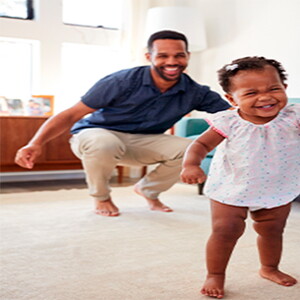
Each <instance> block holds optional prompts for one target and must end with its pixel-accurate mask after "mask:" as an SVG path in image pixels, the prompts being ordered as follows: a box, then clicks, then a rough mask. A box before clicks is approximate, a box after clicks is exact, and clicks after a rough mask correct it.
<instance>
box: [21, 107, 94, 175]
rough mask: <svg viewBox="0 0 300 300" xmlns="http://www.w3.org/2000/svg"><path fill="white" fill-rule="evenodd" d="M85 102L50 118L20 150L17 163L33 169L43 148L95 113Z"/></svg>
mask: <svg viewBox="0 0 300 300" xmlns="http://www.w3.org/2000/svg"><path fill="white" fill-rule="evenodd" d="M94 111H95V109H92V108H90V107H88V106H86V105H85V104H84V103H83V102H81V101H80V102H78V103H77V104H75V105H74V106H72V107H70V108H68V109H66V110H64V111H62V112H61V113H59V114H57V115H55V116H53V117H51V118H49V119H48V120H47V121H46V122H45V123H44V124H43V125H42V126H41V127H40V128H39V129H38V131H37V132H36V134H35V135H34V137H33V138H32V139H31V140H30V141H29V142H28V144H27V145H25V146H24V147H22V148H20V149H19V150H18V151H17V153H16V157H15V163H16V164H18V165H19V166H21V167H23V168H28V169H32V168H33V166H34V163H35V161H36V159H37V158H38V156H39V155H40V154H41V153H42V147H43V146H44V145H45V144H46V143H47V142H49V141H50V140H52V139H54V138H56V137H58V136H60V135H61V134H63V133H64V132H65V131H67V130H69V129H70V128H71V126H72V125H73V124H74V123H75V122H77V121H78V120H80V119H81V118H82V117H84V116H85V115H87V114H89V113H92V112H94Z"/></svg>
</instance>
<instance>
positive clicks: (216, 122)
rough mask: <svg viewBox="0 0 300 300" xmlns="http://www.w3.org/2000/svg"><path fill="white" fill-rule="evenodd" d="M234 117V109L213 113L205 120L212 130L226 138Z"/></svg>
mask: <svg viewBox="0 0 300 300" xmlns="http://www.w3.org/2000/svg"><path fill="white" fill-rule="evenodd" d="M236 119H237V118H236V110H226V111H222V112H218V113H215V114H213V115H212V116H211V117H210V118H209V119H207V120H206V121H207V123H208V124H209V125H210V126H211V128H212V129H213V130H215V131H216V132H218V133H219V134H220V135H222V136H223V137H225V138H227V137H228V136H229V135H230V130H231V128H232V123H233V121H234V120H236Z"/></svg>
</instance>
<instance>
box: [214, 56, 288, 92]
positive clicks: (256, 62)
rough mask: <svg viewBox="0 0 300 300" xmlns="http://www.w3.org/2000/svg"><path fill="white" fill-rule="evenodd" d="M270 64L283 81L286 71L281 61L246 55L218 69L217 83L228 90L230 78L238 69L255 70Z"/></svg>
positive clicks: (283, 81) (285, 77)
mask: <svg viewBox="0 0 300 300" xmlns="http://www.w3.org/2000/svg"><path fill="white" fill-rule="evenodd" d="M267 65H270V66H272V67H274V68H275V69H276V70H277V72H278V74H279V76H280V79H281V81H282V83H285V81H286V80H287V73H286V71H285V69H284V68H283V67H282V65H281V63H279V62H278V61H276V60H274V59H267V58H265V57H263V56H251V57H250V56H247V57H243V58H239V59H235V60H233V61H232V62H231V63H230V64H227V65H225V66H224V67H223V68H222V69H220V70H219V71H218V78H219V84H220V85H221V87H222V88H223V90H224V91H225V92H226V93H229V91H230V78H231V77H233V76H235V75H236V74H237V73H238V71H242V70H257V69H260V70H261V69H263V68H264V67H265V66H267Z"/></svg>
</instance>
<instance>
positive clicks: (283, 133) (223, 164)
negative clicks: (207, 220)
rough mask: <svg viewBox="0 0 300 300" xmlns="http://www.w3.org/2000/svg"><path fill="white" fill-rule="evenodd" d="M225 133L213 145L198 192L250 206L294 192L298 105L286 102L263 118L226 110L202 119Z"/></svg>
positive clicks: (299, 173) (280, 201) (298, 184)
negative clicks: (270, 117)
mask: <svg viewBox="0 0 300 300" xmlns="http://www.w3.org/2000/svg"><path fill="white" fill-rule="evenodd" d="M208 122H209V123H210V125H211V126H212V128H213V129H214V130H216V131H217V132H219V133H220V134H222V135H223V136H224V137H225V139H224V141H223V142H222V143H221V144H220V145H219V146H218V147H217V150H216V153H215V155H214V157H213V161H212V163H211V166H210V171H209V174H208V178H207V181H206V183H205V187H204V194H205V195H207V196H208V197H209V198H211V199H214V200H216V201H219V202H222V203H225V204H229V205H234V206H244V207H249V208H250V210H257V209H262V208H267V209H268V208H274V207H277V206H281V205H285V204H287V203H289V202H291V201H292V200H293V199H295V198H296V197H297V196H298V195H299V193H300V105H299V104H290V105H287V106H286V107H285V108H283V109H282V110H281V111H280V113H279V114H278V116H277V117H276V118H275V119H273V120H272V121H270V122H268V123H266V124H253V123H251V122H248V121H246V120H244V119H242V118H241V117H240V116H239V114H238V111H237V110H227V111H223V112H219V113H216V114H214V115H213V117H212V119H210V120H208Z"/></svg>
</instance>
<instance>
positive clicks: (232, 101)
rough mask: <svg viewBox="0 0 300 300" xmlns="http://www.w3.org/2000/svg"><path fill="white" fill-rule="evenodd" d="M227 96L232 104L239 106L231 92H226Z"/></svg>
mask: <svg viewBox="0 0 300 300" xmlns="http://www.w3.org/2000/svg"><path fill="white" fill-rule="evenodd" d="M225 97H226V99H227V100H228V101H229V103H230V104H231V105H232V106H238V104H237V103H236V102H235V100H234V99H233V97H232V95H231V94H225Z"/></svg>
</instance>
